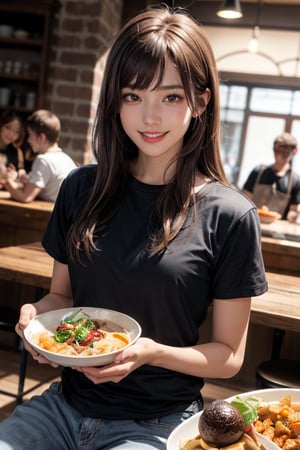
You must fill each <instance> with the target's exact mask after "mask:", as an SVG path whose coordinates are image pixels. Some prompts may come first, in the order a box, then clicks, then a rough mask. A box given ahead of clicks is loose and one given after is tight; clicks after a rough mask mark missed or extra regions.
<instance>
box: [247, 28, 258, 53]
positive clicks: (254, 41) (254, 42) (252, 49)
mask: <svg viewBox="0 0 300 450" xmlns="http://www.w3.org/2000/svg"><path fill="white" fill-rule="evenodd" d="M258 37H259V26H258V25H256V26H255V27H254V28H253V34H252V38H251V39H250V41H249V43H248V52H249V53H257V51H258Z"/></svg>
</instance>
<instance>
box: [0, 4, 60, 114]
mask: <svg viewBox="0 0 300 450" xmlns="http://www.w3.org/2000/svg"><path fill="white" fill-rule="evenodd" d="M59 6H60V5H59V2H57V0H39V2H38V3H36V1H35V0H1V1H0V16H1V24H3V25H8V26H10V27H11V29H10V30H8V31H9V35H8V36H7V37H6V36H3V35H1V36H0V87H1V88H4V89H6V90H7V89H8V90H9V101H8V104H7V105H6V104H4V105H3V104H2V105H0V112H1V110H4V109H16V110H17V111H19V112H21V113H22V114H23V115H24V116H25V117H26V116H27V115H28V114H29V113H31V112H32V110H33V109H39V108H45V107H46V92H47V76H48V61H49V57H48V55H49V47H50V37H51V33H52V28H53V26H52V18H53V14H54V13H55V12H56V11H57V10H58V7H59ZM20 30H23V31H25V35H24V34H23V36H21V35H19V36H18V35H17V31H20ZM4 31H5V30H4ZM26 33H27V34H26ZM6 94H7V91H6ZM32 98H34V100H32ZM3 103H6V102H3ZM31 104H32V105H33V108H28V106H29V105H30V106H31ZM26 105H27V107H26Z"/></svg>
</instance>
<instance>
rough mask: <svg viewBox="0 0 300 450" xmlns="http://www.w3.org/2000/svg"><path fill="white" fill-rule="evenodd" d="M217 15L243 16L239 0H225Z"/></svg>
mask: <svg viewBox="0 0 300 450" xmlns="http://www.w3.org/2000/svg"><path fill="white" fill-rule="evenodd" d="M217 16H219V17H221V18H222V19H239V18H240V17H242V16H243V13H242V8H241V5H240V1H239V0H225V1H224V2H223V4H222V6H221V7H220V9H219V10H218V11H217Z"/></svg>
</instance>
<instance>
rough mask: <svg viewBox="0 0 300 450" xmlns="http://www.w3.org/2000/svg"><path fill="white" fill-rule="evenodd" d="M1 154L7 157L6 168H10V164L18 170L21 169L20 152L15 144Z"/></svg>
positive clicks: (0, 151)
mask: <svg viewBox="0 0 300 450" xmlns="http://www.w3.org/2000/svg"><path fill="white" fill-rule="evenodd" d="M0 153H1V154H2V155H4V156H6V163H5V165H6V166H8V165H9V164H13V165H14V166H15V168H16V170H18V169H19V168H20V167H19V157H18V150H17V148H16V147H15V146H14V145H13V144H9V145H8V146H7V147H6V149H5V150H0Z"/></svg>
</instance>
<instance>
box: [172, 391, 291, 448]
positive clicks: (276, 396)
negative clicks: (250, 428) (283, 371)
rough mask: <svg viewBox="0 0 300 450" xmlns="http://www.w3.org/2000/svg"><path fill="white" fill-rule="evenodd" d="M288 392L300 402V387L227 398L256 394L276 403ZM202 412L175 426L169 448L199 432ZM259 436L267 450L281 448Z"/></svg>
mask: <svg viewBox="0 0 300 450" xmlns="http://www.w3.org/2000/svg"><path fill="white" fill-rule="evenodd" d="M288 394H290V395H291V399H292V401H294V402H300V389H261V390H256V391H249V392H244V393H243V394H237V395H234V396H232V397H229V398H226V399H225V400H226V401H228V402H231V401H232V400H233V399H234V398H236V397H237V396H239V397H241V398H247V397H250V396H255V397H260V398H261V399H262V402H266V403H270V402H274V403H276V402H278V401H279V400H281V398H282V397H284V396H285V395H288ZM201 414H202V412H199V413H197V414H195V415H194V416H192V417H190V418H189V419H187V420H185V421H184V422H182V423H181V424H180V425H178V427H176V428H175V430H174V431H173V432H172V433H171V434H170V436H169V439H168V441H167V450H179V445H180V442H181V441H186V440H189V439H192V438H193V437H195V436H197V435H198V434H199V431H198V422H199V417H200V415H201ZM257 436H258V439H259V441H260V442H261V443H262V445H263V446H264V447H265V449H266V450H280V447H278V446H277V445H276V444H274V442H272V441H271V440H269V439H267V438H266V437H264V436H261V435H260V434H258V433H257Z"/></svg>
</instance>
